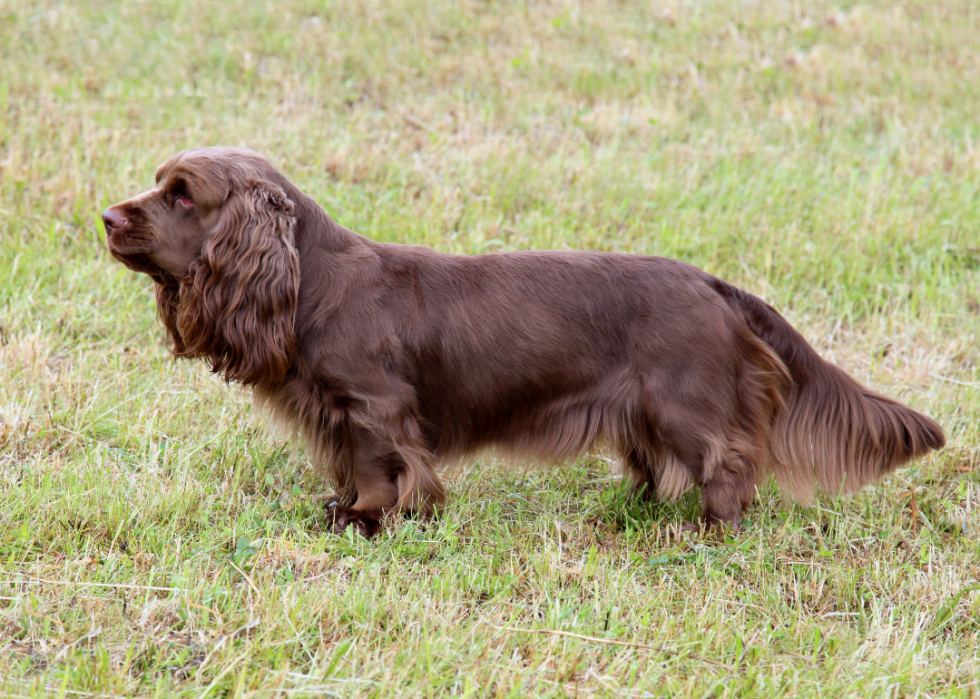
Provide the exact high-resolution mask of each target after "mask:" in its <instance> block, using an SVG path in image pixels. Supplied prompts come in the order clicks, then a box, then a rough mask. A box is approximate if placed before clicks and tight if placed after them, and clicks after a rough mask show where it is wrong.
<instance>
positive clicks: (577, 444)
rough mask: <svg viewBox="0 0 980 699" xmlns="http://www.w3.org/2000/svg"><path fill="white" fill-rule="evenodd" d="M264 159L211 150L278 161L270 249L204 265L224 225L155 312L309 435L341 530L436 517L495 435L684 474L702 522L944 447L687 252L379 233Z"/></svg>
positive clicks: (254, 230) (256, 239)
mask: <svg viewBox="0 0 980 699" xmlns="http://www.w3.org/2000/svg"><path fill="white" fill-rule="evenodd" d="M196 152H197V151H191V152H190V153H192V154H193V153H196ZM258 158H259V156H255V155H254V154H247V153H246V152H242V151H227V152H225V151H223V152H222V154H221V158H213V159H212V161H214V160H216V161H218V162H219V165H220V164H221V161H222V159H223V160H224V161H231V162H230V164H229V165H227V166H226V167H225V170H224V171H223V175H224V176H225V177H226V178H227V179H230V180H234V177H233V176H232V175H229V172H231V173H234V172H235V165H236V160H237V159H242V160H243V162H247V163H248V165H249V166H250V167H251V168H252V169H256V170H259V171H262V170H263V169H264V168H267V169H268V172H266V173H265V179H264V180H263V181H261V182H258V183H256V180H255V176H254V175H252V176H251V178H250V179H249V180H248V182H247V183H245V184H244V187H243V188H244V189H245V190H246V191H245V194H243V195H242V196H243V197H244V199H245V202H244V204H243V206H244V208H245V210H246V211H251V212H253V213H252V214H250V216H251V218H250V219H249V223H248V224H244V223H243V224H242V226H243V229H244V233H242V237H243V239H244V240H245V241H246V243H245V244H243V243H241V242H237V243H236V245H237V246H238V247H239V248H242V247H243V246H244V247H245V248H246V250H245V251H244V253H242V251H241V250H240V249H239V254H245V255H247V254H248V250H249V249H253V248H258V249H259V250H260V254H261V255H262V256H263V262H262V264H251V265H249V264H246V263H237V262H234V263H233V262H224V263H218V262H215V261H213V260H212V259H211V258H215V257H219V256H220V253H221V249H220V247H219V245H220V239H219V240H217V241H212V240H211V238H212V237H215V236H214V235H212V236H211V237H209V238H208V239H207V240H208V242H206V243H205V244H204V246H203V252H202V254H201V258H200V260H199V261H195V262H192V263H191V267H190V273H189V274H188V276H187V279H192V281H190V282H189V281H187V279H184V280H183V281H181V282H179V283H177V284H176V285H175V284H170V283H168V281H167V278H166V277H163V276H161V275H157V276H155V277H154V278H155V279H157V281H158V286H159V288H158V300H159V301H160V303H159V308H160V311H161V316H162V317H163V319H164V323H165V325H166V326H167V328H168V331H169V332H170V334H171V336H172V338H173V340H174V344H175V351H176V352H177V353H178V354H181V355H182V356H203V357H206V358H207V359H208V360H209V361H210V362H211V363H212V365H213V366H214V367H215V369H216V370H217V371H221V372H222V373H224V375H225V377H226V378H228V379H234V380H239V381H242V382H243V383H246V384H248V385H251V386H253V387H254V389H255V394H256V396H257V398H258V400H259V402H260V403H262V404H264V405H265V406H267V407H268V408H269V409H271V410H272V411H273V412H274V413H275V414H276V415H277V416H278V417H279V418H280V419H283V420H285V421H286V422H288V423H291V424H293V425H294V426H295V427H297V428H298V430H299V431H300V432H302V434H303V435H304V437H305V439H306V441H307V442H308V444H309V445H310V447H311V448H312V452H313V454H312V455H313V460H314V462H315V463H316V464H318V465H320V466H323V467H326V468H327V469H328V471H329V472H330V473H331V474H332V476H333V477H334V479H335V480H336V482H337V485H338V488H339V493H338V496H339V501H340V504H339V505H338V506H337V507H336V508H335V509H334V514H335V518H336V525H337V527H338V528H341V527H344V526H346V525H347V524H354V525H355V526H356V527H357V528H358V529H359V530H360V531H362V532H363V533H366V534H371V533H373V532H375V531H376V530H377V528H378V522H379V520H380V519H381V517H382V516H383V514H384V513H386V512H391V511H403V512H416V513H421V514H428V513H429V512H431V510H432V507H433V506H434V505H437V504H438V503H440V502H441V501H442V500H443V498H444V493H443V489H442V486H441V484H440V482H439V480H438V477H437V475H436V473H435V471H434V467H435V465H436V464H437V462H439V461H443V460H450V459H457V458H459V457H460V456H462V455H465V454H467V453H472V452H474V451H476V450H479V449H483V448H487V447H493V448H497V449H502V450H504V451H508V452H512V453H516V454H520V455H525V456H532V457H535V458H542V459H549V460H554V459H565V458H568V457H572V456H575V455H577V454H581V453H582V452H584V451H586V450H588V449H590V448H592V447H593V446H594V445H596V444H597V443H601V444H602V445H604V446H605V447H607V448H608V449H611V450H612V451H614V452H615V453H617V454H618V455H619V456H620V457H621V458H622V459H623V460H624V462H625V464H626V466H627V467H628V469H629V471H630V473H631V475H632V477H633V479H634V481H635V482H636V484H637V485H638V486H639V487H641V488H643V489H644V490H645V492H646V493H647V494H648V495H659V496H662V497H673V496H676V495H677V494H679V493H680V492H682V491H683V490H685V489H686V488H687V487H688V486H689V485H691V484H692V483H693V484H696V485H698V486H700V487H701V493H702V500H703V505H704V518H705V519H706V520H707V522H709V523H714V522H729V523H734V522H737V521H738V520H739V519H740V517H741V514H742V512H743V510H744V508H745V507H746V506H747V504H748V503H749V501H750V500H751V498H752V497H753V495H754V493H755V488H756V486H757V484H758V483H759V482H760V479H761V478H762V477H764V476H765V475H766V474H768V473H774V474H775V475H776V477H777V479H778V480H779V481H780V483H781V484H782V485H783V486H784V487H785V488H787V489H789V490H790V491H791V492H792V493H793V494H794V495H796V496H800V497H804V498H805V497H808V496H809V495H810V494H811V493H812V492H813V490H814V488H815V487H822V488H824V489H827V490H830V491H833V492H839V491H841V490H854V489H856V488H858V487H860V486H862V485H864V484H865V483H867V482H870V481H872V480H874V479H875V478H877V477H879V476H880V475H882V474H883V473H886V472H887V471H889V470H891V469H893V468H895V467H896V466H898V465H899V464H901V463H903V462H905V461H907V460H908V459H910V458H914V457H916V456H920V455H922V454H924V453H926V452H927V451H929V450H930V449H934V448H937V447H939V446H941V445H942V443H943V435H942V431H941V429H940V428H939V426H938V425H936V423H935V422H933V421H932V420H930V419H929V418H927V417H926V416H924V415H921V414H920V413H917V412H915V411H913V410H911V409H909V408H907V407H905V406H902V405H900V404H898V403H896V402H894V401H892V400H890V399H887V398H884V397H881V396H879V395H877V394H875V393H873V392H871V391H869V390H867V389H866V388H864V387H862V386H860V385H859V384H858V383H857V382H855V381H854V380H853V379H851V378H850V377H849V376H848V375H847V374H846V373H844V372H843V371H842V370H840V369H839V368H837V367H836V366H834V365H832V364H829V363H827V362H825V361H824V360H822V359H821V358H820V357H819V356H818V355H817V354H816V352H814V350H813V349H812V348H811V347H810V346H809V345H808V344H807V343H806V341H805V340H804V339H803V338H802V336H800V335H799V333H797V332H796V331H795V330H793V328H792V327H791V326H789V324H788V323H786V321H785V320H784V319H783V318H782V317H781V316H780V315H779V314H778V313H776V312H775V311H774V310H773V309H772V308H771V307H769V306H768V305H766V304H765V303H763V302H762V301H760V300H759V299H758V298H756V297H754V296H752V295H750V294H747V293H745V292H742V291H740V290H738V289H736V288H734V287H732V286H730V285H728V284H726V283H725V282H723V281H721V280H718V279H716V278H714V277H712V276H710V275H708V274H706V273H705V272H702V271H701V270H698V269H697V268H695V267H692V266H690V265H687V264H684V263H682V262H678V261H675V260H669V259H665V258H656V257H642V256H637V255H625V254H613V253H590V252H515V253H493V254H486V255H474V256H460V255H447V254H440V253H437V252H434V251H432V250H430V249H427V248H420V247H414V246H403V245H391V244H380V243H375V242H373V241H370V240H367V239H365V238H362V237H360V236H357V235H355V234H353V233H351V232H350V231H348V230H347V229H345V228H343V227H341V226H338V225H337V224H335V223H334V222H333V221H332V220H330V219H329V217H327V215H326V214H325V213H324V212H323V211H322V210H321V209H319V207H317V206H316V204H315V203H313V201H312V200H310V199H309V198H308V197H306V196H305V195H303V194H302V193H301V192H299V190H297V189H296V188H295V187H294V186H293V185H291V184H290V183H289V182H288V181H286V180H285V179H284V178H282V177H281V175H279V174H278V173H276V172H275V170H274V169H272V168H271V166H269V165H268V164H267V163H266V161H264V159H262V160H259V159H258ZM209 162H211V161H209ZM209 166H210V165H209ZM134 201H135V200H134ZM124 204H125V203H124ZM124 204H123V205H118V206H120V207H124ZM225 205H226V206H227V204H225ZM248 207H252V208H251V209H250V208H248ZM123 210H124V209H123ZM256 220H268V221H270V223H268V224H267V225H265V226H264V228H263V226H261V225H259V224H256V223H254V221H256ZM266 231H272V233H267V232H266ZM141 252H142V251H141ZM117 256H119V257H120V259H123V261H126V259H124V256H123V255H122V254H119V255H117ZM235 264H240V265H241V267H242V268H243V269H245V270H246V271H245V272H237V271H235V270H236V269H237V268H236V267H235ZM144 267H145V263H144ZM265 267H270V268H271V269H272V270H273V272H271V273H268V274H265V275H264V272H263V270H264V269H265ZM209 290H214V291H213V292H212V291H209ZM195 294H196V295H197V296H195ZM202 296H203V297H206V298H203V299H202V298H200V297H202ZM216 299H219V300H216ZM195 304H196V305H195ZM185 306H187V307H190V308H191V309H192V310H191V311H186V312H183V315H182V311H181V309H182V308H183V307H185ZM228 307H230V308H231V309H232V310H228ZM250 309H251V310H250ZM208 319H211V320H210V321H209V320H208ZM287 321H288V322H287ZM208 322H211V323H212V324H213V326H214V327H208V326H207V323H208ZM222 323H224V324H225V325H224V326H222ZM202 325H203V326H205V327H204V328H203V329H202V328H201V327H200V326H202ZM196 335H203V336H204V337H205V338H206V340H207V341H206V342H204V341H200V342H196V341H195V336H196ZM195 342H196V344H195ZM239 345H240V346H239ZM188 348H190V349H188ZM263 357H269V359H268V361H265V362H264V363H263V361H260V358H263ZM257 358H258V359H257Z"/></svg>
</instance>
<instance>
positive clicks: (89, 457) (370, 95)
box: [0, 0, 980, 699]
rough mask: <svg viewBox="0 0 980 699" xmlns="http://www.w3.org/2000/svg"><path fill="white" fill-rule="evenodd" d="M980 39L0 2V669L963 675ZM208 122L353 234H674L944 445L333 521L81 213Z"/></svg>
mask: <svg viewBox="0 0 980 699" xmlns="http://www.w3.org/2000/svg"><path fill="white" fill-rule="evenodd" d="M978 37H980V5H978V4H977V3H976V2H975V0H904V1H902V0H869V1H868V2H864V3H861V4H855V3H853V2H851V1H850V0H839V2H836V3H834V2H827V1H826V0H810V1H809V2H790V1H788V0H765V1H761V2H758V1H757V2H750V1H749V0H665V1H664V2H659V1H657V2H652V3H640V2H628V1H627V2H576V1H573V0H568V1H561V0H553V1H550V2H548V1H545V2H522V3H507V2H494V1H492V0H490V1H487V2H484V1H479V0H468V1H466V2H459V3H449V2H445V3H430V2H424V1H416V0H396V1H395V2H392V3H381V2H376V1H365V2H354V1H344V0H341V1H339V2H314V1H313V0H277V2H248V1H246V0H234V1H229V2H215V1H210V2H208V1H205V0H200V1H195V0H186V1H185V0H162V1H160V2H121V1H112V2H110V1H108V0H91V1H89V2H63V3H57V2H48V1H37V2H34V1H31V2H28V1H27V0H0V694H3V695H4V696H10V697H28V696H30V697H33V696H49V695H50V696H65V697H73V698H88V697H109V696H112V697H115V696H141V697H142V696H146V697H150V696H153V697H165V696H186V697H203V696H208V697H222V696H224V697H239V696H241V697H245V696H249V697H274V696H281V697H287V696H290V697H291V696H338V697H401V696H413V697H414V696H419V697H445V696H468V697H564V696H572V697H646V696H674V697H691V698H699V697H716V698H719V699H720V698H722V697H756V696H760V697H762V696H772V697H803V696H814V697H816V696H819V697H832V696H860V697H884V696H888V697H912V696H930V697H931V696H951V697H971V698H976V697H980V649H978V646H980V507H978V506H980V437H978V429H977V427H978V424H980V122H978V115H980V42H978ZM203 145H235V146H247V147H250V148H253V149H255V150H258V151H260V152H262V153H264V154H266V155H267V156H268V157H269V158H270V159H271V160H272V162H273V163H274V164H276V165H277V166H278V167H279V168H280V169H281V170H282V171H283V172H284V173H285V174H286V175H287V176H288V177H289V178H290V179H291V180H292V181H293V182H295V183H296V184H297V185H298V186H300V188H302V189H303V190H304V191H306V192H307V193H308V194H310V195H311V196H312V197H313V198H314V199H316V200H317V201H318V202H319V203H320V204H321V205H322V206H323V207H324V208H325V209H326V210H327V211H328V212H330V214H331V215H332V216H333V217H334V218H335V219H337V220H339V221H340V222H341V223H343V224H345V225H347V226H349V227H350V228H352V229H353V230H355V231H357V232H359V233H361V234H363V235H366V236H369V237H371V238H374V239H376V240H383V241H392V242H403V243H418V244H425V245H430V246H433V247H435V248H438V249H440V250H443V251H451V252H460V253H480V252H488V251H496V250H518V249H548V248H571V249H589V250H616V251H625V252H636V253H644V254H657V255H665V256H669V257H675V258H679V259H682V260H685V261H687V262H690V263H692V264H695V265H697V266H699V267H701V268H703V269H706V270H708V271H710V272H711V273H713V274H716V275H718V276H721V277H723V278H725V279H727V280H729V281H731V282H732V283H735V284H737V285H739V286H741V287H742V288H744V289H747V290H749V291H751V292H753V293H756V294H758V295H760V296H762V297H764V298H766V299H767V300H768V301H769V302H770V303H773V304H774V305H775V306H776V307H777V308H779V309H780V311H781V312H783V313H784V315H786V317H787V318H788V319H789V320H790V321H791V322H792V323H794V325H796V326H797V327H798V328H799V329H800V330H801V332H802V333H803V334H804V335H805V336H806V337H807V339H808V340H809V341H810V342H811V343H812V344H813V345H814V346H815V347H816V348H817V349H818V350H819V351H820V352H821V353H822V354H823V355H824V356H825V357H827V358H829V359H832V360H833V361H835V362H837V363H838V364H840V365H841V366H843V367H844V368H846V369H847V370H848V371H850V372H851V373H852V374H854V375H855V376H856V377H858V378H859V379H860V380H862V381H864V382H866V383H868V384H870V385H872V386H874V387H876V388H877V389H878V390H881V391H883V392H885V393H887V394H889V395H892V396H895V397H898V398H900V399H901V400H903V401H905V402H907V403H909V404H911V405H912V406H914V407H916V408H917V409H919V410H922V411H925V412H927V413H929V414H930V415H932V416H934V417H935V418H936V419H937V420H939V422H940V423H941V424H942V425H943V426H944V428H945V429H946V431H947V434H948V440H949V444H948V447H947V448H946V449H945V450H943V451H941V452H939V453H938V454H934V455H931V456H930V457H928V458H926V459H924V460H922V461H919V462H916V463H913V464H910V465H909V466H908V467H907V468H904V469H902V470H900V471H898V472H897V473H895V474H893V475H892V476H891V477H889V478H888V479H886V480H885V481H884V482H883V483H882V484H880V485H876V486H873V487H870V488H868V489H866V490H864V491H863V492H861V493H859V494H857V495H855V496H851V497H848V498H845V499H838V498H831V497H825V498H823V499H821V500H819V501H818V502H817V503H815V504H812V505H810V506H802V505H798V504H794V503H793V502H792V501H789V500H787V499H785V498H783V497H782V496H780V495H779V493H778V492H777V491H776V490H775V489H774V488H773V487H772V486H771V485H767V486H766V487H764V488H762V490H761V492H760V494H759V497H758V499H757V500H756V502H755V504H754V505H753V506H752V508H751V509H750V511H749V512H748V513H747V517H746V520H745V530H744V532H743V533H741V534H740V535H738V536H736V537H733V538H724V539H719V538H717V537H697V536H693V535H686V536H678V535H677V531H676V530H677V525H679V524H680V523H681V522H682V521H684V520H685V519H689V518H691V517H693V516H695V515H696V514H697V511H698V499H697V495H696V493H688V494H687V495H685V496H684V497H683V498H682V499H681V500H679V501H678V502H676V503H672V504H665V505H659V506H653V505H644V504H642V503H639V502H636V501H634V500H632V499H630V498H629V497H628V494H627V492H626V490H625V489H624V487H623V485H622V482H621V480H620V479H619V478H618V477H617V476H616V475H614V474H613V473H612V472H611V471H610V468H609V464H608V461H607V459H605V458H604V456H603V455H595V456H594V457H591V458H589V459H585V460H583V461H581V462H577V463H568V464H564V465H560V466H558V467H548V468H540V469H536V468H526V467H523V466H522V467H513V466H510V467H508V466H506V465H502V464H499V463H497V462H495V461H494V460H492V459H482V460H475V461H473V462H471V463H466V464H463V465H461V466H459V467H457V468H456V469H454V470H452V471H451V472H449V473H447V474H446V475H445V479H446V482H447V486H448V490H449V496H450V501H449V504H448V506H447V507H446V508H445V510H444V511H443V513H442V515H441V516H440V517H439V518H438V519H436V520H434V521H433V522H431V523H429V524H427V525H424V526H423V525H420V524H419V523H416V522H410V521H406V522H403V523H398V524H396V525H393V526H391V527H390V528H389V529H387V530H386V531H385V532H383V533H382V535H380V536H379V537H378V538H377V539H374V540H371V541H365V540H362V539H360V538H358V537H356V536H353V535H348V536H334V535H331V534H329V533H328V532H327V529H328V528H329V527H328V522H327V518H326V515H325V513H324V511H323V509H322V506H321V505H319V504H317V503H316V502H315V501H314V498H315V496H316V495H317V494H319V493H321V492H323V491H325V490H326V488H327V487H328V484H324V483H321V482H318V481H317V480H316V479H315V478H314V477H313V476H312V474H311V473H310V472H309V469H308V460H307V458H306V456H305V455H304V452H303V450H302V445H295V444H292V443H290V442H289V441H288V440H287V439H286V438H285V437H284V436H283V435H278V434H276V433H275V432H272V431H270V430H269V429H267V428H266V427H265V426H264V423H263V421H262V419H261V416H259V415H255V416H253V414H252V408H251V404H250V400H249V397H248V396H247V395H246V394H245V393H243V391H242V390H241V389H240V388H238V387H236V386H228V385H225V384H223V383H222V382H221V381H219V380H218V379H216V378H215V377H214V376H212V375H210V374H209V373H208V371H207V369H206V368H205V367H204V366H203V365H201V364H199V363H188V362H182V363H175V362H174V361H173V360H172V359H171V358H170V357H169V355H168V353H167V351H166V347H165V346H164V344H163V341H162V340H163V332H162V329H161V327H160V326H159V325H158V323H157V321H156V319H155V309H154V302H153V295H152V289H151V285H150V281H149V279H147V278H146V277H144V276H141V275H137V274H134V273H132V272H130V271H128V270H127V269H125V268H124V267H123V266H122V265H120V264H119V263H117V262H115V261H113V260H112V259H111V258H110V256H109V254H108V253H107V251H106V248H105V243H104V233H103V231H102V226H101V223H100V220H99V213H100V212H101V211H102V209H103V208H105V207H106V206H107V205H109V204H111V203H114V202H117V201H120V200H122V199H124V198H127V197H129V196H131V195H132V194H134V193H136V192H139V191H142V190H144V189H147V188H149V187H150V186H151V185H152V183H153V172H154V169H155V167H156V165H158V164H159V163H160V162H162V161H163V160H165V159H166V158H167V157H169V156H170V155H172V154H174V153H175V152H176V151H178V150H180V149H182V148H186V147H191V146H203ZM349 534H350V533H349Z"/></svg>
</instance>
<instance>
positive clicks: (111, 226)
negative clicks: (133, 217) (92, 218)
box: [102, 209, 129, 233]
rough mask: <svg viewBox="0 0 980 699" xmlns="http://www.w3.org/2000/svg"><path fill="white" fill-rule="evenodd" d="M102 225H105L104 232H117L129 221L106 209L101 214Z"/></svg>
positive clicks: (116, 212) (119, 214)
mask: <svg viewBox="0 0 980 699" xmlns="http://www.w3.org/2000/svg"><path fill="white" fill-rule="evenodd" d="M102 223H104V224H105V229H106V232H107V233H109V232H112V231H118V230H119V229H120V228H122V227H123V226H125V225H126V224H127V223H129V220H128V219H127V218H126V217H125V216H123V215H122V214H121V213H119V212H118V211H113V210H112V209H106V210H105V211H103V212H102Z"/></svg>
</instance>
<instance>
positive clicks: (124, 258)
mask: <svg viewBox="0 0 980 699" xmlns="http://www.w3.org/2000/svg"><path fill="white" fill-rule="evenodd" d="M106 246H107V247H108V248H109V253H110V254H111V255H112V256H113V257H115V258H116V259H117V260H119V261H120V262H122V263H123V264H124V265H126V266H127V267H129V269H131V270H133V271H134V272H142V273H144V274H149V275H150V276H154V275H160V274H166V272H164V271H163V270H162V269H160V267H159V265H157V264H155V263H154V262H153V261H152V260H151V259H150V255H149V252H150V250H151V249H152V246H151V245H150V241H148V240H146V239H145V238H143V237H142V236H140V235H134V234H133V232H132V231H123V232H120V233H111V232H109V233H106Z"/></svg>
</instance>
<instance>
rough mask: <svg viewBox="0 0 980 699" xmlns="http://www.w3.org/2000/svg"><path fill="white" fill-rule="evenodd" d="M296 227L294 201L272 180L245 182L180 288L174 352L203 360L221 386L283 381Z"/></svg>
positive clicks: (290, 350)
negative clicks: (224, 382) (209, 366)
mask: <svg viewBox="0 0 980 699" xmlns="http://www.w3.org/2000/svg"><path fill="white" fill-rule="evenodd" d="M295 227H296V219H295V218H294V217H293V202H292V201H291V200H290V199H289V198H288V197H287V196H286V193H285V192H284V191H283V190H282V189H280V188H279V187H278V186H276V185H274V184H272V183H270V182H266V181H262V180H253V179H250V180H248V181H247V182H246V183H245V186H244V188H243V189H242V190H240V191H236V192H235V193H233V194H232V195H231V196H230V197H229V199H228V200H227V201H225V203H224V205H223V206H222V210H221V213H220V218H219V220H218V223H217V224H216V225H215V227H214V228H213V229H212V231H211V233H210V235H209V237H208V240H207V242H205V244H204V248H203V250H202V251H201V256H200V258H198V259H197V260H195V261H194V263H192V265H191V269H190V273H189V274H188V276H187V277H186V278H185V279H184V280H183V282H182V283H181V285H180V291H179V295H178V299H177V312H176V329H177V333H175V334H174V338H175V342H174V344H175V347H174V353H175V354H177V355H178V356H182V357H205V358H206V359H207V361H208V362H209V363H210V364H211V368H212V370H213V371H214V372H215V373H218V374H221V375H222V376H224V379H225V381H240V382H242V383H244V384H256V383H266V382H274V381H278V380H279V379H281V378H282V377H283V375H284V374H285V373H286V371H287V370H288V369H289V367H290V366H291V365H292V363H293V355H294V353H295V350H296V333H295V329H294V325H295V321H296V306H297V301H298V297H299V257H298V256H297V254H296V246H295V242H294V240H293V232H294V229H295ZM180 345H183V348H181V347H180ZM178 350H179V351H178Z"/></svg>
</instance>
